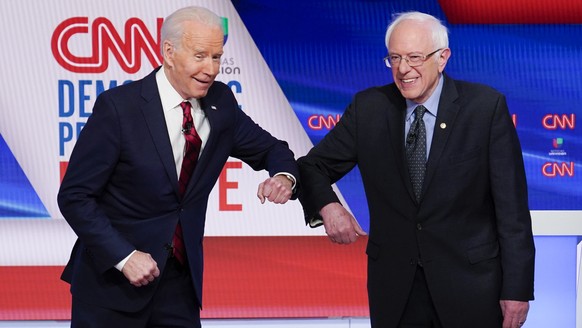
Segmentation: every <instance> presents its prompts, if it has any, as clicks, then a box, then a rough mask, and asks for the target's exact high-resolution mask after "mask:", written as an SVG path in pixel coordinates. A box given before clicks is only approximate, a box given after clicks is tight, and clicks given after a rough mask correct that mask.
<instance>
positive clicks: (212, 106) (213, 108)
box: [210, 105, 218, 110]
mask: <svg viewBox="0 0 582 328" xmlns="http://www.w3.org/2000/svg"><path fill="white" fill-rule="evenodd" d="M210 108H212V110H218V109H217V108H216V106H214V105H211V106H210Z"/></svg>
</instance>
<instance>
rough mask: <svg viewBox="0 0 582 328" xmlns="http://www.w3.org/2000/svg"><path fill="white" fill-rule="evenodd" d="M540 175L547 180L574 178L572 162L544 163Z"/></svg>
mask: <svg viewBox="0 0 582 328" xmlns="http://www.w3.org/2000/svg"><path fill="white" fill-rule="evenodd" d="M542 174H543V175H544V176H546V177H548V178H555V177H558V176H559V177H564V176H569V177H573V176H574V162H570V163H565V162H563V163H553V162H546V163H545V164H544V165H543V166H542Z"/></svg>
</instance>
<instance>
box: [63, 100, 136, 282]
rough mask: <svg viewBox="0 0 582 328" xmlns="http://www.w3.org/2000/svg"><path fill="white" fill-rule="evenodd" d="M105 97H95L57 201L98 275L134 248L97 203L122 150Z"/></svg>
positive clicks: (116, 120)
mask: <svg viewBox="0 0 582 328" xmlns="http://www.w3.org/2000/svg"><path fill="white" fill-rule="evenodd" d="M104 95H105V93H104V94H102V95H101V96H100V97H98V98H97V100H96V102H95V106H94V108H93V114H92V115H91V116H90V117H89V119H88V120H87V123H86V124H85V126H84V127H83V130H82V131H81V134H80V135H79V139H78V140H77V143H76V145H75V148H74V150H73V153H72V154H71V158H70V161H69V165H68V167H67V172H66V174H65V176H64V178H63V181H62V184H61V187H60V190H59V194H58V198H57V199H58V204H59V208H60V210H61V213H62V214H63V216H64V218H65V220H67V222H68V223H69V225H70V226H71V228H72V229H73V231H74V232H75V233H76V234H77V236H78V237H79V240H80V242H81V245H83V246H84V247H85V250H84V251H85V252H87V253H88V255H89V256H90V257H91V258H92V260H93V262H94V263H95V264H96V265H97V266H98V269H99V270H100V271H101V272H104V271H106V270H108V269H110V268H112V267H113V266H114V265H115V264H116V263H118V262H119V261H121V260H122V259H123V258H124V257H126V256H127V255H129V254H130V253H131V252H132V251H133V250H134V249H135V248H134V247H133V246H132V245H131V244H130V243H129V242H128V241H127V240H126V239H125V238H124V237H123V236H122V235H121V234H120V233H119V232H118V231H116V230H115V229H114V228H113V227H112V225H111V222H110V220H109V218H108V217H107V215H106V214H105V213H104V212H103V210H102V209H101V208H100V206H99V203H98V199H99V197H100V195H101V193H102V192H103V190H104V188H105V186H106V184H107V183H108V180H109V176H110V175H111V173H112V172H113V170H114V168H115V165H117V162H118V160H119V152H120V147H121V145H120V137H119V128H120V127H119V121H118V118H117V115H116V112H115V110H114V105H113V103H112V102H110V101H108V100H107V99H106V98H105V96H104Z"/></svg>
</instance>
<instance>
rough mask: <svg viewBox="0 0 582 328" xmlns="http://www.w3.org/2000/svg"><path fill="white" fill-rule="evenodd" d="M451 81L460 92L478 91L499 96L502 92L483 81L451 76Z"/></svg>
mask: <svg viewBox="0 0 582 328" xmlns="http://www.w3.org/2000/svg"><path fill="white" fill-rule="evenodd" d="M449 81H450V82H452V83H453V84H454V85H455V88H456V89H457V91H458V92H459V93H460V94H463V93H471V94H473V93H477V94H480V95H484V96H499V95H501V92H499V91H498V90H497V89H495V88H494V87H492V86H490V85H487V84H484V83H482V82H474V81H464V80H455V79H451V78H449Z"/></svg>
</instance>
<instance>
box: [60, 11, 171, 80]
mask: <svg viewBox="0 0 582 328" xmlns="http://www.w3.org/2000/svg"><path fill="white" fill-rule="evenodd" d="M162 22H163V18H158V19H157V31H156V37H155V38H154V37H153V36H152V35H151V34H150V33H149V31H148V29H147V27H146V25H145V24H144V22H143V21H141V20H140V19H138V18H135V17H132V18H130V19H128V20H127V22H125V29H124V38H125V41H123V39H122V38H121V36H120V35H119V33H117V31H116V29H115V27H114V26H113V23H111V21H109V20H108V19H107V18H104V17H98V18H96V19H95V20H94V21H93V22H92V23H91V25H89V18H88V17H72V18H69V19H67V20H64V21H63V22H62V23H60V24H59V25H58V26H57V27H56V29H55V31H54V32H53V36H52V38H51V48H52V52H53V56H54V57H55V59H56V60H57V62H58V63H59V65H61V66H62V67H63V68H65V69H66V70H68V71H71V72H75V73H103V72H105V71H106V70H107V67H108V66H109V54H110V53H111V54H112V55H113V56H114V57H115V60H117V62H118V63H119V66H121V68H122V69H123V70H124V71H125V72H127V73H129V74H133V73H136V72H137V71H139V70H140V68H141V54H142V52H143V53H144V54H145V56H146V57H147V59H148V60H149V62H150V63H151V65H152V67H158V66H160V65H161V63H162V61H161V54H160V30H161V27H162ZM89 27H90V28H91V32H90V33H89ZM87 34H89V37H90V39H88V40H85V39H83V37H86V36H87ZM73 38H74V39H75V40H79V38H80V40H82V41H86V42H87V43H89V42H90V44H88V45H87V48H89V49H91V55H90V56H87V57H82V56H77V55H75V54H74V53H73V51H71V48H70V42H72V40H71V39H73Z"/></svg>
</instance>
